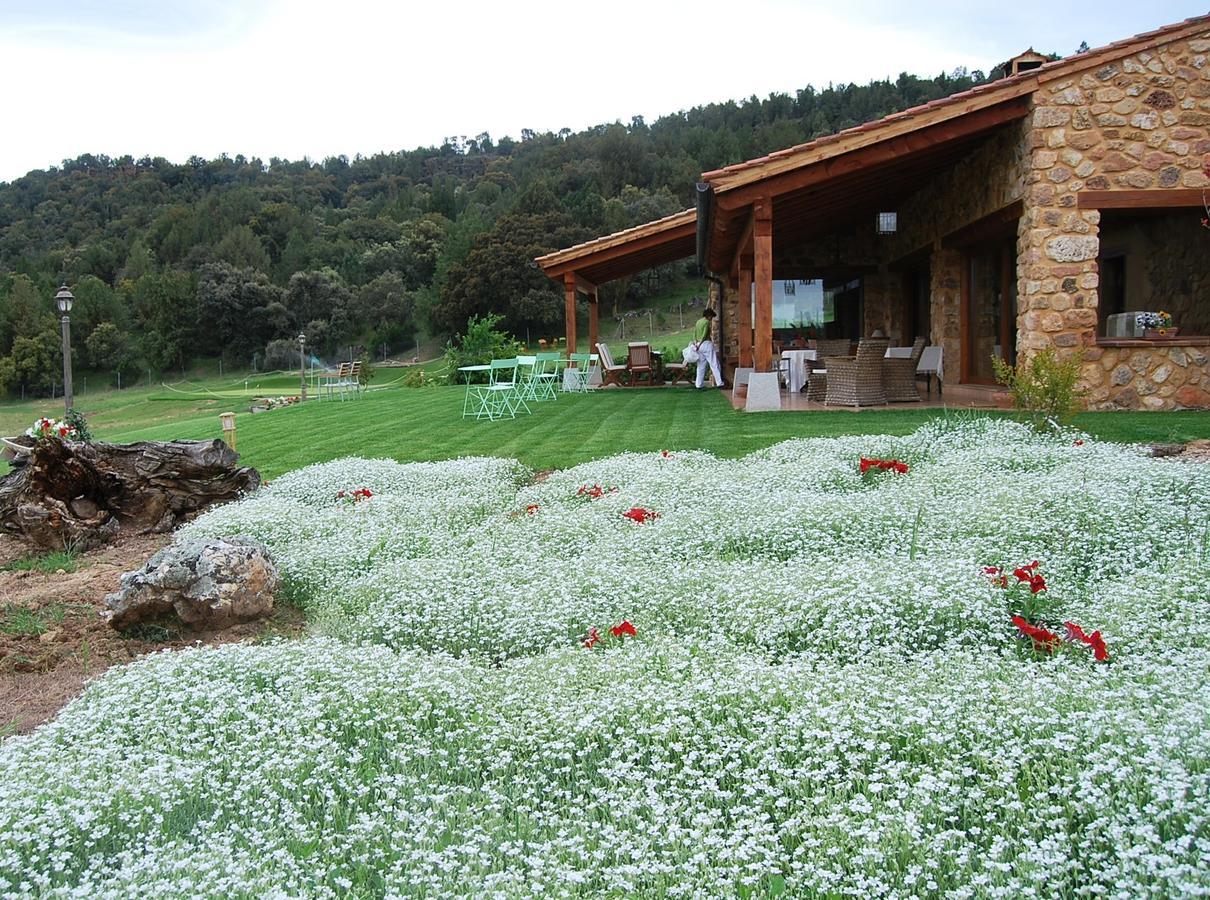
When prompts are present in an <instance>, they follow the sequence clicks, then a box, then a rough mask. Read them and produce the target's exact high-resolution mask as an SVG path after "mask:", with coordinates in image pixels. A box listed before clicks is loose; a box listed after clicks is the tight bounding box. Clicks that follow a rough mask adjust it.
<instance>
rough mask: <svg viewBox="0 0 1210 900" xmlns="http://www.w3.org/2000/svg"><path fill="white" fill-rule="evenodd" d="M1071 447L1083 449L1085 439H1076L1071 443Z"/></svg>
mask: <svg viewBox="0 0 1210 900" xmlns="http://www.w3.org/2000/svg"><path fill="white" fill-rule="evenodd" d="M1071 445H1072V446H1073V447H1083V446H1084V440H1083V438H1076V439H1075V440H1074V441H1072V442H1071Z"/></svg>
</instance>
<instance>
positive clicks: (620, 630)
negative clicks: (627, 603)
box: [609, 619, 638, 638]
mask: <svg viewBox="0 0 1210 900" xmlns="http://www.w3.org/2000/svg"><path fill="white" fill-rule="evenodd" d="M609 633H610V634H612V635H613V636H614V637H616V638H620V637H621V636H622V635H624V634H628V635H630V636H631V637H635V636H637V635H638V632H637V631H635V630H634V626H633V625H631V624H630V622H629V621H628V620H627V619H623V620H622V624H621V625H615V626H614V627H613V628H610V629H609Z"/></svg>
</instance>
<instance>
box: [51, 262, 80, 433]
mask: <svg viewBox="0 0 1210 900" xmlns="http://www.w3.org/2000/svg"><path fill="white" fill-rule="evenodd" d="M75 299H76V298H75V295H74V294H72V292H71V291H69V290H68V289H67V285H66V284H64V285H63V286H62V287H60V288H59V293H57V294H55V303H56V304H58V306H59V312H61V313H63V409H64V411H65V413H69V412H71V407H72V396H71V317H70V316H69V315H68V313H70V312H71V305H72V303H74V302H75Z"/></svg>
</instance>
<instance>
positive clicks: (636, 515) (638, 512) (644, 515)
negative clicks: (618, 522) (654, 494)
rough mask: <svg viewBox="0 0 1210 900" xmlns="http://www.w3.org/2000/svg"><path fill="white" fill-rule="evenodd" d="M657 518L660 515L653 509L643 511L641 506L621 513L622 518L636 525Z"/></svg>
mask: <svg viewBox="0 0 1210 900" xmlns="http://www.w3.org/2000/svg"><path fill="white" fill-rule="evenodd" d="M659 517H660V514H659V513H658V512H656V511H655V510H654V509H644V508H643V507H641V506H635V507H633V508H631V509H628V510H626V512H624V513H622V518H624V519H630V520H631V521H632V522H635V523H636V524H638V525H642V524H643V523H644V522H650V521H652V520H653V519H658V518H659Z"/></svg>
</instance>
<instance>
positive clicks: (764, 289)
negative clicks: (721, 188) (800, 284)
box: [752, 200, 773, 372]
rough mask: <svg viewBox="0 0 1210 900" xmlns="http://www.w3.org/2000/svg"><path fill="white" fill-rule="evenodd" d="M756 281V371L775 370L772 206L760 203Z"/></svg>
mask: <svg viewBox="0 0 1210 900" xmlns="http://www.w3.org/2000/svg"><path fill="white" fill-rule="evenodd" d="M752 215H753V222H754V227H753V229H752V243H753V245H754V254H753V255H754V257H755V260H754V262H755V273H754V278H755V281H756V335H755V348H754V349H755V354H754V356H755V360H754V365H755V368H756V371H757V372H772V371H773V204H772V203H771V202H770V201H769V200H758V201H757V202H756V204H755V206H754V207H753V211H752Z"/></svg>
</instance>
